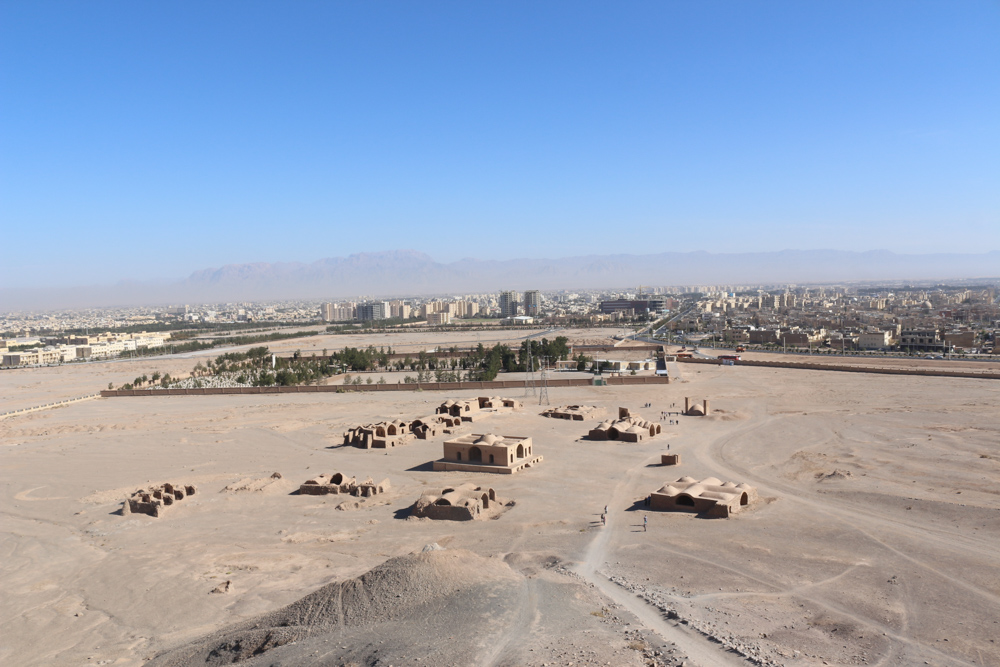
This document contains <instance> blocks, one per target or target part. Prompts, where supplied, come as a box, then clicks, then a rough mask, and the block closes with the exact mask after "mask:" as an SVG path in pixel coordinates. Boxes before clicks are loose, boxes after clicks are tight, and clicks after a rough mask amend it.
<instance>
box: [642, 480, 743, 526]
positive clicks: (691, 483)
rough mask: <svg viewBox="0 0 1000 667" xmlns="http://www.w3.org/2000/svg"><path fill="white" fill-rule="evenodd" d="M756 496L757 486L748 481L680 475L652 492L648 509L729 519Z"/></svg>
mask: <svg viewBox="0 0 1000 667" xmlns="http://www.w3.org/2000/svg"><path fill="white" fill-rule="evenodd" d="M756 499H757V489H755V488H754V487H752V486H750V485H748V484H735V483H733V482H723V481H721V480H719V479H717V478H715V477H706V478H705V479H703V480H701V481H698V480H696V479H694V478H693V477H681V478H680V479H678V480H677V481H676V482H667V483H666V484H664V485H663V486H662V487H660V488H659V489H657V490H656V491H654V492H653V493H652V494H650V497H649V508H650V509H651V510H657V511H661V512H694V513H697V514H703V515H705V516H710V517H722V518H726V517H728V516H729V515H730V514H733V513H735V512H739V511H740V510H741V509H742V508H744V507H746V506H747V505H749V504H750V503H752V502H753V501H755V500H756Z"/></svg>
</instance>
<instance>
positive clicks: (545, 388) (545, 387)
mask: <svg viewBox="0 0 1000 667" xmlns="http://www.w3.org/2000/svg"><path fill="white" fill-rule="evenodd" d="M547 371H548V364H546V363H545V361H544V360H543V361H542V390H541V392H540V393H539V395H538V404H539V405H549V379H548V372H547Z"/></svg>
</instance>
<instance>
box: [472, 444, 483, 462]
mask: <svg viewBox="0 0 1000 667" xmlns="http://www.w3.org/2000/svg"><path fill="white" fill-rule="evenodd" d="M469 460H470V461H482V460H483V450H481V449H479V447H470V448H469Z"/></svg>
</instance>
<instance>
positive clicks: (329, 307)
mask: <svg viewBox="0 0 1000 667" xmlns="http://www.w3.org/2000/svg"><path fill="white" fill-rule="evenodd" d="M319 316H320V317H322V318H323V321H324V322H332V321H333V304H332V303H324V304H323V305H322V306H320V308H319Z"/></svg>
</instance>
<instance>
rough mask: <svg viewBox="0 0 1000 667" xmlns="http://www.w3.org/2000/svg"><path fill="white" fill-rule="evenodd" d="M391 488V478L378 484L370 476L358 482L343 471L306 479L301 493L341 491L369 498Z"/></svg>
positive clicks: (300, 488) (327, 493) (314, 494)
mask: <svg viewBox="0 0 1000 667" xmlns="http://www.w3.org/2000/svg"><path fill="white" fill-rule="evenodd" d="M387 490H389V479H388V478H386V479H383V480H382V481H381V482H379V483H378V484H376V483H375V481H374V480H373V479H372V478H371V477H369V478H368V479H366V480H365V481H363V482H361V483H360V484H358V480H357V479H356V478H354V477H345V476H344V474H343V473H339V472H335V473H333V474H332V475H317V476H316V477H314V478H313V479H309V480H306V483H305V484H303V485H301V486H300V487H299V493H300V494H301V495H306V496H326V495H331V494H333V495H337V494H341V493H346V494H350V495H352V496H359V497H363V498H368V497H370V496H376V495H378V494H380V493H385V492H386V491H387Z"/></svg>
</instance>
